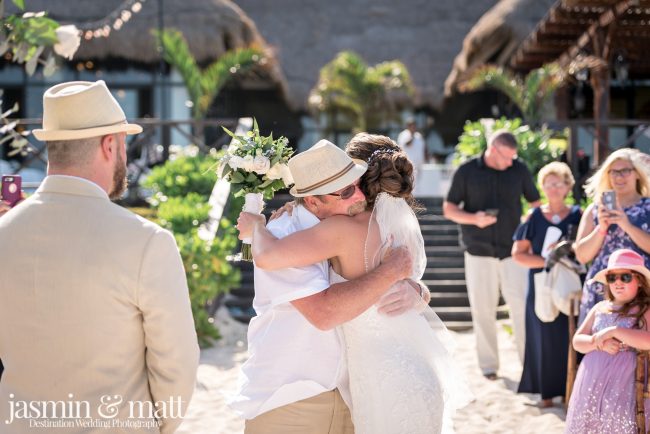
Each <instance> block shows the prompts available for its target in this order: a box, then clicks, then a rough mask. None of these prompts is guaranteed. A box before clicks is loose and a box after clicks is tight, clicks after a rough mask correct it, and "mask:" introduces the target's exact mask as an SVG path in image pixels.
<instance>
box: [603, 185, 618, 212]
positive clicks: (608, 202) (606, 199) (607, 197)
mask: <svg viewBox="0 0 650 434" xmlns="http://www.w3.org/2000/svg"><path fill="white" fill-rule="evenodd" d="M602 202H603V205H604V206H605V208H607V209H608V210H613V209H614V208H616V193H615V192H614V190H607V191H603V196H602Z"/></svg>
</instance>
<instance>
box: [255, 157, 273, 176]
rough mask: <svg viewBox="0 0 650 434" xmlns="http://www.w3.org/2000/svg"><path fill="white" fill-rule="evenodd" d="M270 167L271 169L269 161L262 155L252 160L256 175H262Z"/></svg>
mask: <svg viewBox="0 0 650 434" xmlns="http://www.w3.org/2000/svg"><path fill="white" fill-rule="evenodd" d="M270 167H271V162H270V161H269V159H268V158H266V157H265V156H263V155H260V156H259V157H255V159H254V160H253V170H254V171H255V172H256V173H257V174H258V175H264V174H265V173H266V172H268V171H269V168H270Z"/></svg>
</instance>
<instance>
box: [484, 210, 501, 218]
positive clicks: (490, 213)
mask: <svg viewBox="0 0 650 434" xmlns="http://www.w3.org/2000/svg"><path fill="white" fill-rule="evenodd" d="M485 214H487V215H490V216H492V217H496V216H498V215H499V209H498V208H488V209H486V210H485Z"/></svg>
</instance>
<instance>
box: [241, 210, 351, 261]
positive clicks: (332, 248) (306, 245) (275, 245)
mask: <svg viewBox="0 0 650 434" xmlns="http://www.w3.org/2000/svg"><path fill="white" fill-rule="evenodd" d="M238 222H239V224H238V226H237V227H238V228H240V229H244V230H243V234H242V235H245V232H246V231H245V228H246V227H249V226H250V225H251V223H253V225H254V226H253V229H252V236H253V243H252V252H253V258H254V259H255V265H256V266H258V267H260V268H262V269H265V270H278V269H282V268H289V267H304V266H306V265H310V264H314V263H316V262H320V261H323V260H325V259H329V258H333V257H335V256H338V255H339V254H340V253H341V248H342V246H343V245H344V242H343V239H344V238H345V234H347V233H349V231H350V230H352V228H351V221H350V220H349V217H346V216H334V217H330V218H328V219H326V220H323V221H321V222H320V223H318V224H317V225H315V226H313V227H312V228H309V229H306V230H303V231H298V232H294V233H293V234H291V235H288V236H286V237H284V238H280V239H278V238H276V237H275V236H274V235H273V234H272V233H271V232H270V231H269V230H268V229H267V228H266V225H265V224H264V223H265V221H264V219H263V218H260V217H259V216H254V215H252V214H248V213H242V214H241V215H240V219H239V220H238ZM242 235H240V237H241V236H242Z"/></svg>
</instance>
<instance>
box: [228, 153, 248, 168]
mask: <svg viewBox="0 0 650 434" xmlns="http://www.w3.org/2000/svg"><path fill="white" fill-rule="evenodd" d="M228 166H230V167H232V168H233V169H234V170H237V169H241V168H242V167H244V159H243V158H242V157H240V156H237V155H233V156H232V157H230V159H228Z"/></svg>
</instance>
